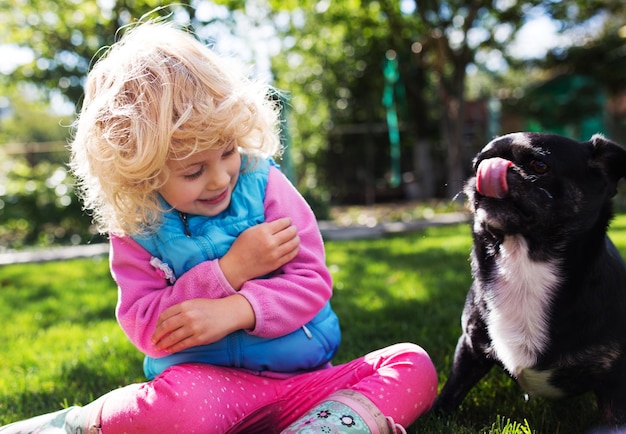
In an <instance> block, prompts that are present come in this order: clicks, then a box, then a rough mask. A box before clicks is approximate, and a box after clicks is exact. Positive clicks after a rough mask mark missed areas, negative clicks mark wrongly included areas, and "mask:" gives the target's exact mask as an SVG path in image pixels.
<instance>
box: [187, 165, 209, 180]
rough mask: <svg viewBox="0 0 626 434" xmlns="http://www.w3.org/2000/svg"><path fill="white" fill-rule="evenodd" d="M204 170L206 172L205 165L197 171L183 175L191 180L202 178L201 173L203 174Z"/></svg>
mask: <svg viewBox="0 0 626 434" xmlns="http://www.w3.org/2000/svg"><path fill="white" fill-rule="evenodd" d="M202 172H204V166H201V167H200V169H198V171H196V172H193V173H189V174H186V175H183V176H184V178H185V179H188V180H190V181H191V180H194V179H198V178H200V175H202Z"/></svg>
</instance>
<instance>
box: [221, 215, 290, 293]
mask: <svg viewBox="0 0 626 434" xmlns="http://www.w3.org/2000/svg"><path fill="white" fill-rule="evenodd" d="M299 249H300V237H298V230H297V228H296V227H295V226H293V225H292V224H291V219H290V218H289V217H283V218H281V219H278V220H274V221H272V222H265V223H260V224H258V225H256V226H252V227H251V228H248V229H246V230H245V231H243V232H242V233H241V234H240V235H239V236H238V237H237V239H236V240H235V242H234V243H233V245H232V246H231V247H230V250H228V252H226V254H225V255H224V256H223V257H222V258H221V259H220V260H219V263H220V267H221V268H222V272H223V273H224V276H225V277H226V279H227V280H228V282H229V283H230V284H231V285H232V287H233V288H234V289H235V290H237V291H238V290H239V289H241V286H242V285H243V284H244V283H245V282H247V281H248V280H251V279H255V278H257V277H261V276H264V275H266V274H268V273H271V272H272V271H275V270H277V269H278V268H280V267H282V266H283V265H285V264H286V263H287V262H289V261H291V260H292V259H293V258H295V257H296V255H297V254H298V251H299Z"/></svg>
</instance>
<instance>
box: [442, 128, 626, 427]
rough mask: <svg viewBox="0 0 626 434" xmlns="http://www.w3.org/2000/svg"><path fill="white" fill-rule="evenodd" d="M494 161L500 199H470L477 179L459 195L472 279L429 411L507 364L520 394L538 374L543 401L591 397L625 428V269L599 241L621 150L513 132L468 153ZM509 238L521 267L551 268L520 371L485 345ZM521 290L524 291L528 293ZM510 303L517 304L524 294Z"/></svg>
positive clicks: (451, 406) (624, 168) (625, 156)
mask: <svg viewBox="0 0 626 434" xmlns="http://www.w3.org/2000/svg"><path fill="white" fill-rule="evenodd" d="M494 157H501V158H503V159H505V160H509V161H511V162H512V163H513V166H512V167H509V168H508V170H507V171H506V183H507V184H508V194H507V195H506V197H504V198H496V197H487V196H485V195H482V194H480V193H478V191H477V188H476V183H477V177H476V176H474V177H472V178H470V179H469V180H468V181H467V183H466V186H465V189H464V192H465V194H466V196H467V199H468V206H469V208H470V210H471V211H472V212H473V214H474V222H473V229H472V234H473V241H474V244H473V249H472V255H471V262H472V274H473V277H474V282H473V284H472V286H471V288H470V290H469V292H468V294H467V299H466V303H465V307H464V310H463V315H462V329H463V333H462V335H461V337H460V338H459V341H458V344H457V347H456V351H455V354H454V361H453V364H452V368H451V372H450V375H449V378H448V381H447V383H446V384H445V386H444V388H443V390H442V392H441V394H440V396H439V397H438V398H437V401H436V402H435V405H434V407H433V410H434V411H441V412H451V411H454V410H455V409H456V408H457V407H458V406H459V405H460V403H461V402H462V400H463V399H464V397H465V396H466V394H467V393H468V392H469V390H470V389H471V388H472V387H473V386H474V385H475V384H476V383H477V382H478V381H479V380H480V379H481V378H482V377H483V376H484V375H485V374H487V372H488V371H489V370H490V369H491V368H492V367H493V366H494V365H499V366H501V367H503V368H505V369H507V368H509V367H510V368H511V369H507V371H508V372H509V374H510V375H511V376H512V377H513V378H515V379H516V380H517V382H518V384H520V386H522V388H525V389H529V386H528V384H529V383H528V381H529V379H532V378H535V377H536V375H537V374H538V375H539V376H541V375H544V377H543V378H544V379H545V380H546V382H545V383H543V384H544V386H542V387H539V388H538V389H539V390H541V391H544V390H547V391H548V392H554V393H548V395H551V394H556V392H559V393H562V394H563V395H564V396H567V395H573V394H579V393H584V392H587V391H592V392H594V393H595V394H596V396H597V398H598V406H599V409H600V411H601V418H602V420H603V423H605V424H607V425H609V426H622V425H626V265H625V264H624V261H623V260H622V258H621V257H620V255H619V253H618V252H617V250H616V248H615V247H614V245H613V243H612V242H611V241H610V240H609V238H608V237H607V236H606V230H607V227H608V225H609V222H610V220H611V218H612V217H613V210H612V205H611V198H612V197H613V196H614V195H615V193H616V191H617V183H618V181H619V180H620V179H621V178H623V177H625V176H626V151H625V150H624V149H623V148H621V147H620V146H618V145H617V144H615V143H613V142H611V141H609V140H607V139H605V138H604V137H602V136H599V135H596V136H594V137H593V138H592V139H591V140H590V141H587V142H577V141H574V140H571V139H568V138H565V137H561V136H556V135H546V134H538V133H517V134H511V135H507V136H503V137H499V138H496V139H495V140H493V141H492V142H491V143H489V144H488V145H487V146H486V147H485V148H484V149H483V150H482V151H481V152H480V153H479V154H478V155H477V156H476V158H475V160H474V168H475V169H477V168H478V166H479V164H480V163H481V161H483V160H486V159H490V158H494ZM513 239H515V240H520V241H521V242H523V243H525V245H526V246H527V253H528V261H527V263H528V264H539V265H541V264H557V265H558V266H555V267H554V274H555V279H556V280H557V281H558V283H557V284H555V285H553V286H552V287H551V288H550V293H551V295H550V296H549V297H547V298H546V302H545V304H544V306H545V322H544V323H543V328H542V332H541V333H542V334H543V336H544V337H545V344H544V345H540V347H541V348H540V349H539V350H537V351H536V352H535V353H534V359H533V360H532V362H531V363H529V365H528V366H518V367H517V368H514V367H512V366H511V365H512V364H511V363H509V366H508V367H507V366H506V362H504V361H503V360H502V358H501V357H500V356H501V355H502V354H504V353H505V351H504V349H503V344H502V342H503V340H502V339H501V340H500V341H499V342H500V344H498V343H494V339H493V337H494V336H495V335H496V333H499V332H501V330H494V329H493V327H494V326H493V324H491V323H490V321H489V319H490V318H495V317H494V316H493V315H494V313H495V312H494V311H493V310H494V309H497V308H495V307H494V306H496V305H498V304H497V303H494V300H498V298H499V297H500V298H501V297H503V296H505V295H506V294H502V292H503V288H502V287H499V284H498V282H499V281H501V279H500V278H499V277H498V276H499V274H498V273H502V272H503V271H505V272H508V271H510V270H501V269H500V268H501V267H502V263H504V262H503V258H502V255H503V246H504V245H505V243H506V242H507V241H511V240H513ZM530 266H533V265H530ZM499 279H500V280H499ZM520 279H522V278H521V277H520ZM529 280H531V279H529ZM520 289H521V291H520V292H522V293H524V292H525V291H531V290H532V289H533V288H527V287H522V288H520ZM535 290H536V288H535ZM519 300H520V303H524V302H525V296H524V295H523V294H522V296H520V297H519ZM498 324H505V325H508V324H509V323H507V322H506V321H505V322H504V323H503V322H500V323H498ZM531 326H532V324H529V327H531ZM490 327H491V328H490ZM519 333H520V334H521V335H523V334H524V333H525V332H524V330H520V331H519ZM498 345H499V347H498ZM504 347H507V345H506V344H505V345H504ZM531 353H532V351H531ZM507 354H508V355H510V354H511V352H509V353H507ZM521 359H522V360H524V358H523V357H522V358H521ZM527 368H531V369H532V371H529V370H527ZM510 371H514V372H510ZM530 389H533V388H532V387H530ZM533 390H534V391H536V390H537V388H535V389H533ZM533 390H531V391H530V392H529V393H532V392H533Z"/></svg>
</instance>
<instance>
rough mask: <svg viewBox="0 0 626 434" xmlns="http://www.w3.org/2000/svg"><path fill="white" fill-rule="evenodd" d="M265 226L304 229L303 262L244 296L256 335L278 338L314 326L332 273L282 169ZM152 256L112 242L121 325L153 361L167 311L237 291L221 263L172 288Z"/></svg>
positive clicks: (270, 189)
mask: <svg viewBox="0 0 626 434" xmlns="http://www.w3.org/2000/svg"><path fill="white" fill-rule="evenodd" d="M264 206H265V219H266V221H273V220H276V219H277V218H280V217H285V216H288V217H290V218H291V220H292V223H293V224H294V225H295V226H296V227H297V228H298V235H299V237H300V250H299V252H298V255H297V256H296V257H295V258H294V259H293V260H292V261H290V262H289V263H288V264H286V265H284V266H283V267H282V268H281V269H279V270H277V271H276V272H275V273H273V274H272V276H271V277H270V278H268V279H258V280H250V281H248V282H246V283H245V284H244V285H243V286H242V288H241V289H240V290H239V294H241V295H243V296H244V297H246V299H247V300H248V302H249V303H250V305H251V306H252V308H253V310H254V313H255V315H256V326H255V328H254V330H250V331H249V333H251V334H253V335H257V336H261V337H277V336H282V335H285V334H287V333H290V332H292V331H294V330H296V329H297V328H299V327H301V326H302V325H304V324H306V323H307V322H308V321H310V320H311V319H312V318H313V317H314V316H315V314H317V313H318V312H319V311H320V309H321V308H322V307H323V306H324V305H325V304H326V302H327V301H328V300H329V299H330V297H331V295H332V280H331V277H330V273H329V271H328V269H327V268H326V257H325V253H324V243H323V240H322V236H321V234H320V231H319V228H318V225H317V221H316V219H315V216H314V214H313V212H312V211H311V208H310V207H309V205H308V204H307V203H306V201H305V200H304V198H303V197H302V196H301V195H300V193H298V191H297V190H296V189H295V188H294V187H293V185H292V184H291V183H290V182H289V180H287V178H286V177H285V176H284V175H283V174H282V173H281V172H280V171H279V170H278V169H276V168H275V167H272V168H271V169H270V172H269V177H268V181H267V189H266V195H265V202H264ZM151 258H152V256H151V255H150V253H149V252H147V251H146V250H145V249H144V248H143V247H141V246H140V245H139V244H138V243H137V242H135V241H134V240H133V239H131V238H130V237H117V236H113V235H112V236H111V254H110V265H111V274H112V276H113V279H114V280H115V282H116V283H117V285H118V304H117V309H116V314H117V319H118V321H119V323H120V326H121V327H122V329H123V330H124V332H125V333H126V335H127V336H128V338H129V339H130V340H131V341H132V342H133V344H135V346H137V348H138V349H139V350H140V351H141V352H143V353H145V354H147V355H148V356H151V357H163V356H166V355H168V353H166V352H163V351H157V350H156V349H155V348H154V345H152V342H151V340H150V338H151V336H152V333H153V332H154V330H155V328H156V322H157V319H158V318H159V315H160V314H161V313H162V312H163V311H164V310H166V309H167V308H169V307H171V306H174V305H175V304H178V303H181V302H183V301H185V300H190V299H194V298H211V299H215V298H222V297H226V296H228V295H231V294H234V293H235V292H236V291H235V290H234V289H233V288H232V287H231V286H230V284H229V283H228V281H227V280H226V278H225V277H224V275H223V273H222V270H221V269H220V267H219V264H218V261H217V260H211V261H206V262H203V263H201V264H199V265H197V266H195V267H193V268H192V269H191V270H189V271H188V272H186V273H185V274H184V275H182V276H179V277H178V278H177V280H176V282H175V283H174V284H170V283H169V282H168V281H167V280H166V279H165V278H164V277H163V276H162V273H161V272H160V270H156V269H155V268H154V267H153V266H152V265H150V259H151Z"/></svg>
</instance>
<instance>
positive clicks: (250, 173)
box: [133, 155, 341, 379]
mask: <svg viewBox="0 0 626 434" xmlns="http://www.w3.org/2000/svg"><path fill="white" fill-rule="evenodd" d="M251 159H252V157H246V156H245V155H242V166H241V171H240V174H239V179H238V181H237V185H236V186H235V189H234V190H233V194H232V197H231V202H230V205H229V206H228V208H227V209H226V210H225V211H223V212H222V213H220V214H219V215H216V216H213V217H206V216H198V215H182V214H180V213H179V212H178V211H176V210H171V211H169V212H166V213H165V214H164V216H163V223H162V225H161V226H160V227H159V229H158V230H157V232H156V233H153V234H150V235H149V236H136V237H133V239H134V240H135V241H137V242H138V243H139V244H140V245H141V246H142V247H144V248H145V249H146V250H147V251H148V252H150V254H151V255H152V256H154V257H156V258H158V259H160V260H161V261H162V262H163V263H165V264H167V265H168V266H169V267H170V268H171V269H172V270H173V272H174V276H178V277H179V276H181V275H182V274H183V273H185V272H186V271H188V270H189V269H191V268H192V267H194V266H195V265H197V264H199V263H201V262H204V261H207V260H213V259H218V258H221V257H222V256H224V254H225V253H226V252H227V251H228V249H229V248H230V246H231V245H232V243H233V242H234V241H235V239H236V238H237V236H238V235H239V234H240V233H241V232H243V231H244V230H245V229H247V228H249V227H251V226H254V225H257V224H259V223H262V222H263V221H265V210H264V205H263V202H264V199H265V188H266V185H267V178H268V174H269V169H270V165H271V164H272V163H273V162H272V160H260V159H256V160H253V161H249V160H251ZM248 163H251V164H248ZM166 206H167V207H168V208H169V205H167V204H166ZM340 340H341V331H340V329H339V320H338V318H337V315H335V312H334V311H333V310H332V308H331V306H330V302H328V303H327V304H326V305H325V306H324V307H323V308H322V309H321V310H320V312H319V313H318V314H317V315H316V316H315V317H314V318H313V319H312V320H311V321H310V322H308V323H307V324H306V325H304V326H303V327H301V328H299V329H298V330H295V331H294V332H291V333H289V334H287V335H285V336H281V337H277V338H261V337H258V336H253V335H250V334H249V333H246V332H245V331H243V330H238V331H236V332H234V333H231V334H230V335H228V336H226V337H225V338H223V339H221V340H219V341H217V342H214V343H212V344H209V345H200V346H197V347H192V348H188V349H186V350H183V351H180V352H178V353H175V354H172V355H169V356H166V357H161V358H153V357H149V356H146V357H145V359H144V372H145V374H146V376H147V377H148V378H149V379H152V378H154V377H155V376H156V375H158V374H160V373H161V372H163V370H165V369H166V368H168V367H170V366H172V365H177V364H182V363H194V362H197V363H209V364H213V365H220V366H230V367H236V368H245V369H250V370H253V371H273V372H299V371H309V370H313V369H316V368H320V367H322V366H324V365H326V364H327V363H328V362H329V361H330V360H331V359H332V358H333V357H334V356H335V354H336V353H337V349H338V348H339V343H340Z"/></svg>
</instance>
